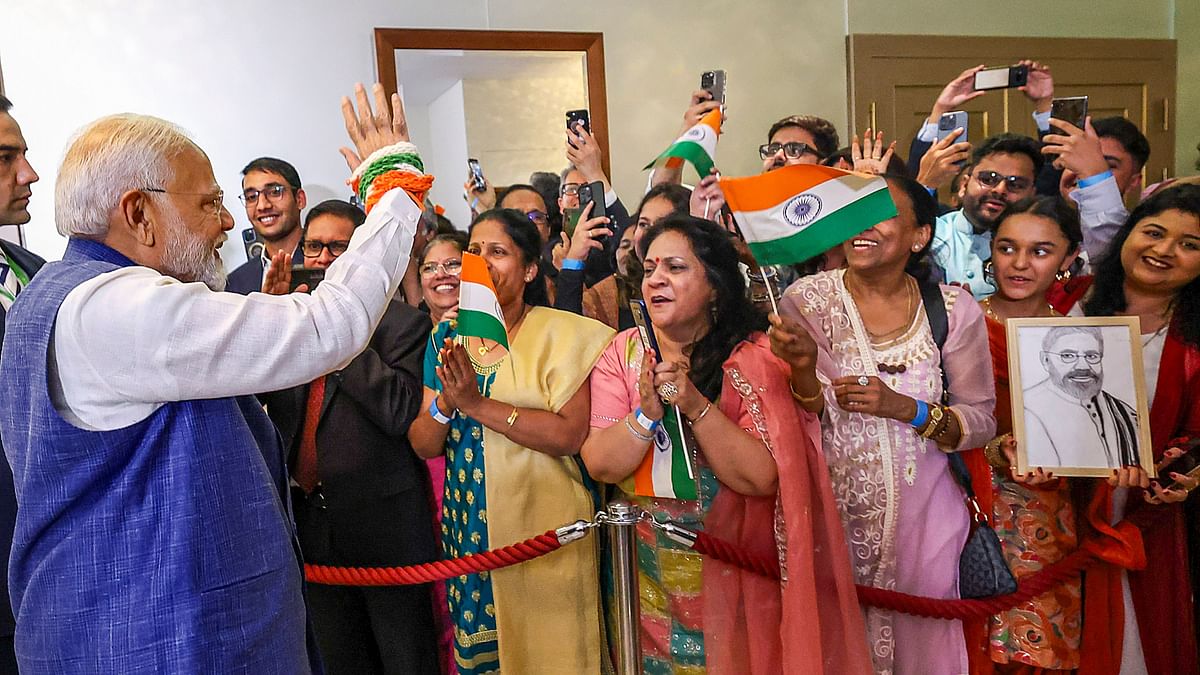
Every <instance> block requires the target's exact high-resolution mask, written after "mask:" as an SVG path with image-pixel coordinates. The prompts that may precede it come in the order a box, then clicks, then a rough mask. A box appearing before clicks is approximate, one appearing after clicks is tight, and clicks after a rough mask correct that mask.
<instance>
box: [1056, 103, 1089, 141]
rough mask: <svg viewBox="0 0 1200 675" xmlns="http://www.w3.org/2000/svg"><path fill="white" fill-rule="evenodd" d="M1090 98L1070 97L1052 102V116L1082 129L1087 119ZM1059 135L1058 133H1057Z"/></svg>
mask: <svg viewBox="0 0 1200 675" xmlns="http://www.w3.org/2000/svg"><path fill="white" fill-rule="evenodd" d="M1087 112H1088V97H1086V96H1069V97H1066V98H1056V99H1054V100H1053V101H1051V102H1050V116H1051V117H1053V118H1054V119H1056V120H1062V121H1064V122H1070V123H1071V124H1074V125H1075V126H1077V127H1079V128H1080V129H1082V128H1083V125H1084V121H1085V120H1086V119H1087ZM1056 133H1057V132H1056Z"/></svg>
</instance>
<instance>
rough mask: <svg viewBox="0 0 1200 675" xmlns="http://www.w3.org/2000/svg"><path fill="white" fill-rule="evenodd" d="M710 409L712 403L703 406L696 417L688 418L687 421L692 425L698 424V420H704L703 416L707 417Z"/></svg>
mask: <svg viewBox="0 0 1200 675" xmlns="http://www.w3.org/2000/svg"><path fill="white" fill-rule="evenodd" d="M711 409H712V401H709V402H708V404H707V405H705V406H704V410H701V411H700V414H699V415H696V416H695V417H689V418H688V421H689V422H691V423H692V424H695V423H697V422H699V421H700V420H702V419H704V416H705V415H707V414H708V411H709V410H711Z"/></svg>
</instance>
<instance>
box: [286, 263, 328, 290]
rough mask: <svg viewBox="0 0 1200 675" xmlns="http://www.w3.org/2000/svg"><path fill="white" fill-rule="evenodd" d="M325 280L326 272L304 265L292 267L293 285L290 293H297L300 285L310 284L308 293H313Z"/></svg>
mask: <svg viewBox="0 0 1200 675" xmlns="http://www.w3.org/2000/svg"><path fill="white" fill-rule="evenodd" d="M324 280H325V270H323V269H315V268H312V267H305V266H304V265H293V266H292V283H291V285H290V287H289V288H288V291H289V292H292V293H295V292H296V289H297V288H299V287H300V284H308V292H309V293H312V292H313V291H314V290H316V288H317V285H318V284H320V283H321V282H322V281H324Z"/></svg>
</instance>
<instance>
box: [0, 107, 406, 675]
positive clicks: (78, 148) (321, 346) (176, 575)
mask: <svg viewBox="0 0 1200 675" xmlns="http://www.w3.org/2000/svg"><path fill="white" fill-rule="evenodd" d="M375 94H376V99H377V110H378V113H377V114H372V113H371V110H370V105H369V104H368V101H367V95H366V92H365V90H363V89H362V87H361V86H360V87H359V89H358V92H357V95H358V103H359V106H358V107H359V114H358V115H355V113H354V107H353V106H352V105H351V103H350V102H349V101H348V100H347V101H344V102H343V106H342V107H343V113H344V114H345V116H346V123H347V130H348V131H350V133H351V139H352V140H353V141H354V144H355V146H356V147H355V150H356V151H357V154H356V153H355V152H352V151H348V150H347V151H344V154H345V155H346V156H347V159H350V158H353V159H354V161H355V163H356V164H357V163H358V161H357V158H358V157H364V158H367V157H368V156H369V155H371V153H372V152H374V151H377V150H380V149H381V148H385V147H392V148H396V147H403V148H405V150H404V151H405V152H407V153H408V154H407V155H405V156H406V157H408V158H410V159H409V161H408V164H406V166H410V168H411V165H412V164H416V165H417V166H419V165H420V161H419V159H413V158H415V157H416V155H415V148H412V146H411V145H408V144H407V128H406V125H405V122H404V117H403V112H402V110H400V108H399V100H398V99H397V98H394V99H393V102H392V105H393V107H394V108H395V117H394V121H393V117H392V115H391V114H389V112H388V105H387V101H386V99H385V98H384V96H383V93H382V88H380V87H379V86H378V85H376V90H375ZM377 154H378V153H377ZM368 161H369V160H368ZM372 166H374V165H372ZM413 170H414V171H416V169H413ZM364 180H366V179H364ZM425 181H426V183H427V182H428V180H427V179H425ZM417 196H418V197H420V196H421V195H417ZM377 197H378V196H377ZM417 203H419V201H418V202H414V201H413V198H412V197H411V196H410V195H409V194H408V193H406V192H405V190H402V189H395V190H391V191H389V192H387V193H386V194H384V195H383V196H382V198H381V199H378V201H377V202H376V203H375V207H374V209H373V210H372V212H371V213H370V216H369V218H368V219H367V221H366V223H365V224H364V225H363V226H362V227H360V228H358V230H357V231H356V232H355V234H354V237H353V240H352V241H351V245H350V248H349V250H348V251H347V252H346V253H344V254H343V255H342V256H341V257H340V258H339V260H338V261H337V262H335V263H333V264H332V265H331V266H330V267H329V269H328V271H327V274H326V277H325V281H324V282H323V283H322V284H321V286H320V287H319V288H318V289H316V290H315V291H314V292H313V293H312V294H295V295H288V296H271V295H264V294H252V295H249V296H240V295H234V294H231V293H223V292H221V291H222V289H223V287H224V282H225V279H224V272H223V268H222V265H221V260H220V257H219V255H218V253H217V250H218V249H219V248H220V245H221V243H222V242H223V241H224V240H225V237H226V235H225V233H226V232H227V231H228V230H230V229H231V228H232V227H233V219H232V217H231V216H230V214H229V212H228V211H226V210H225V208H224V206H223V204H222V193H221V189H220V187H219V186H218V185H217V181H216V179H215V178H214V176H213V170H212V166H211V165H210V163H209V160H208V157H207V156H206V155H205V154H204V152H203V151H202V150H201V149H200V148H199V147H198V146H197V145H196V144H195V143H193V142H192V141H191V140H189V139H188V138H187V136H185V135H184V134H183V132H182V131H181V130H179V129H178V128H177V127H175V126H174V125H172V124H170V123H169V122H166V121H163V120H161V119H157V118H154V117H146V116H141V115H132V114H125V115H114V116H111V117H106V118H103V119H100V120H97V121H96V122H93V123H91V124H90V125H88V126H87V127H85V128H84V129H83V130H82V131H81V132H80V133H79V135H78V136H77V137H76V139H75V140H74V141H73V142H72V143H71V145H70V147H69V148H68V150H67V153H66V157H65V159H64V160H63V164H62V167H61V169H60V170H59V179H58V184H57V189H56V195H55V207H56V219H57V225H58V229H59V232H60V233H62V234H63V235H66V236H67V237H69V243H68V245H67V251H66V254H65V256H64V258H63V260H62V261H61V262H57V263H51V264H49V265H47V266H46V267H45V268H43V269H42V271H41V273H40V274H39V275H38V276H37V277H36V278H35V279H34V280H33V282H32V283H31V284H30V285H29V287H28V288H27V289H25V291H24V292H23V293H22V294H21V295H20V296H19V297H18V298H17V301H16V303H15V304H14V305H13V307H12V310H11V311H10V313H9V315H8V329H7V336H6V340H5V342H4V347H3V353H2V355H0V372H3V373H4V377H3V378H0V394H2V395H3V397H4V400H5V401H7V402H9V403H8V404H6V406H5V408H4V410H2V411H0V433H2V434H3V436H4V441H5V451H6V453H7V455H8V460H9V462H10V463H11V464H12V467H13V473H14V475H15V479H16V492H17V500H18V505H19V509H18V516H17V526H16V535H15V538H14V542H13V551H12V565H11V571H10V575H9V581H10V586H11V590H12V602H13V606H14V609H15V610H16V615H17V633H16V642H15V644H16V653H17V659H18V662H19V664H20V668H21V672H22V673H101V672H104V673H132V672H161V673H177V672H193V673H197V672H208V673H228V672H253V673H287V674H289V675H290V674H294V673H308V672H310V671H312V670H314V669H316V670H318V671H319V669H320V667H319V661H318V659H317V656H316V653H315V650H314V649H310V645H309V641H308V639H307V637H308V633H307V631H306V621H305V607H304V599H303V592H302V583H303V582H302V568H301V563H300V558H299V555H298V549H297V547H296V544H295V537H294V534H293V528H292V525H291V520H290V504H289V502H288V489H287V476H286V470H285V458H284V456H283V450H282V448H281V447H280V443H279V440H278V435H277V434H276V432H275V429H274V428H273V426H272V425H271V422H270V420H269V419H268V418H267V416H266V414H265V413H264V412H263V410H262V408H261V407H260V406H259V405H258V404H257V403H256V401H255V399H254V397H253V396H251V394H253V393H254V392H258V391H264V390H276V389H284V388H287V387H292V386H296V385H299V384H302V383H305V382H309V381H311V380H313V379H315V378H316V377H318V376H320V375H322V374H324V373H327V372H330V371H332V370H335V369H338V368H340V367H342V366H344V365H345V364H346V363H348V362H349V361H350V360H351V359H352V358H353V357H354V356H355V355H356V354H358V353H359V352H360V351H362V349H363V347H364V346H365V345H366V344H367V340H368V338H370V336H371V334H372V332H373V330H374V328H375V324H376V323H377V322H378V321H379V319H380V317H381V315H382V314H383V311H384V308H385V306H386V305H387V303H388V302H389V301H390V299H391V297H392V294H393V292H394V291H395V289H396V286H397V284H398V283H399V281H400V278H401V276H402V275H403V273H404V270H405V268H406V267H407V265H408V261H409V258H410V256H411V248H412V243H413V234H414V231H415V226H416V223H417V220H418V218H419V217H420V207H419V206H417ZM274 262H275V263H279V264H273V265H272V270H273V272H272V274H269V275H268V282H269V283H277V284H283V285H284V286H286V283H287V279H286V277H287V276H289V275H290V272H289V271H288V270H289V267H288V265H287V264H286V261H285V260H282V259H280V260H277V261H274ZM272 275H274V278H272Z"/></svg>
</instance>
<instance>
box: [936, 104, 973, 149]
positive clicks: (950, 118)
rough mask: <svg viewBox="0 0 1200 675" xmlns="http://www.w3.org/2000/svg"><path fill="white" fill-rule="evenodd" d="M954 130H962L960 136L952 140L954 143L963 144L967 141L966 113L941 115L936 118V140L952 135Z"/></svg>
mask: <svg viewBox="0 0 1200 675" xmlns="http://www.w3.org/2000/svg"><path fill="white" fill-rule="evenodd" d="M955 129H962V135H960V136H959V137H958V138H956V139H955V140H954V142H955V143H964V142H966V141H967V113H966V112H964V111H962V110H955V111H954V112H948V113H942V116H941V117H939V118H938V124H937V140H939V141H940V140H942V139H943V138H945V137H947V136H949V135H950V134H952V133H954V130H955Z"/></svg>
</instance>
